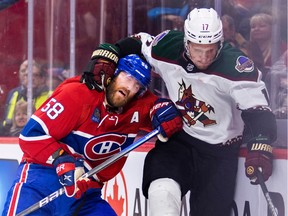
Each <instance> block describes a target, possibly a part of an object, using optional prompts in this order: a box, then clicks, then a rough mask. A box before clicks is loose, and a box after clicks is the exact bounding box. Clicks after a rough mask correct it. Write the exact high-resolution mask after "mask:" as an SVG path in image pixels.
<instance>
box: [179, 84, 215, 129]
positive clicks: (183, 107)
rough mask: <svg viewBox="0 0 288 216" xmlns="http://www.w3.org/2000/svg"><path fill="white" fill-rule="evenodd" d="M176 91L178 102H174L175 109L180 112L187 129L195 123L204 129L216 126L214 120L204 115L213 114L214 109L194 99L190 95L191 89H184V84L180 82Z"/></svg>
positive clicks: (193, 96)
mask: <svg viewBox="0 0 288 216" xmlns="http://www.w3.org/2000/svg"><path fill="white" fill-rule="evenodd" d="M178 84H179V85H180V87H179V91H178V101H177V102H176V105H177V108H178V109H179V111H180V112H181V114H182V116H183V119H184V121H185V123H186V125H188V126H189V127H190V126H191V125H194V124H196V122H197V121H199V122H201V123H202V124H203V125H204V127H206V126H208V125H213V124H216V121H215V120H211V119H209V118H208V117H207V116H206V115H205V113H207V112H208V113H210V112H211V111H212V112H213V113H214V108H213V107H212V106H211V105H209V104H206V103H205V102H204V101H201V100H198V99H197V98H195V95H194V94H193V93H192V87H191V85H189V87H188V88H186V84H185V82H184V81H183V80H182V83H178Z"/></svg>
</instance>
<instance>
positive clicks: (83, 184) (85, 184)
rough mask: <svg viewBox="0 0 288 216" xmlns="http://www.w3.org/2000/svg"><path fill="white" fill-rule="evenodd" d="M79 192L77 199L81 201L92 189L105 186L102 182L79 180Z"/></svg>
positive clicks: (86, 179)
mask: <svg viewBox="0 0 288 216" xmlns="http://www.w3.org/2000/svg"><path fill="white" fill-rule="evenodd" d="M76 184H77V191H76V194H75V196H74V197H75V198H76V199H79V198H80V197H81V196H82V194H83V193H84V192H85V191H87V190H88V189H90V188H102V186H103V184H102V183H100V182H96V181H94V180H92V179H90V178H79V179H78V180H77V183H76Z"/></svg>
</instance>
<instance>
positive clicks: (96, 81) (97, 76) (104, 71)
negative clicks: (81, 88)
mask: <svg viewBox="0 0 288 216" xmlns="http://www.w3.org/2000/svg"><path fill="white" fill-rule="evenodd" d="M118 59H119V50H118V48H117V47H116V46H114V45H112V44H108V43H104V44H101V45H100V46H99V47H98V48H97V49H96V50H95V51H94V52H93V53H92V56H91V59H90V61H89V62H88V64H87V66H86V68H85V69H84V71H83V74H82V76H81V79H80V82H82V83H85V84H86V86H87V87H88V88H89V89H96V90H97V91H102V90H103V89H104V87H107V85H108V84H109V83H110V81H111V79H112V77H113V76H114V72H115V70H116V66H117V63H118Z"/></svg>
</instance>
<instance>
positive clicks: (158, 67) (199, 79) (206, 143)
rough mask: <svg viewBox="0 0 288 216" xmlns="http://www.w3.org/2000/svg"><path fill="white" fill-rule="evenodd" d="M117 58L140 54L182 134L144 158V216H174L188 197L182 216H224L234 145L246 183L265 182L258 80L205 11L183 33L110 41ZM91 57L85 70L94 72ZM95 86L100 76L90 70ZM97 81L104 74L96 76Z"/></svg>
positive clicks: (268, 164)
mask: <svg viewBox="0 0 288 216" xmlns="http://www.w3.org/2000/svg"><path fill="white" fill-rule="evenodd" d="M113 50H114V51H115V53H117V55H119V56H122V55H127V54H128V53H138V54H143V56H144V57H145V58H146V59H147V61H148V62H149V63H150V64H151V65H152V66H153V69H154V71H155V72H156V73H158V74H159V75H160V76H161V77H162V79H163V80H164V82H165V84H166V87H167V90H168V93H169V97H170V99H171V100H172V101H173V102H174V103H175V104H176V105H177V108H178V109H179V110H180V112H181V113H182V117H183V121H184V127H183V131H181V132H179V133H176V134H175V135H173V136H172V137H171V138H170V139H169V140H168V141H167V142H163V140H162V141H160V140H158V141H157V142H156V145H155V148H153V149H152V150H151V151H150V152H149V153H148V154H147V156H146V159H145V164H144V173H143V193H144V195H145V196H146V197H147V198H148V200H149V208H150V216H159V215H161V216H162V215H169V216H172V215H173V216H174V215H175V216H179V215H180V207H181V198H182V197H183V196H184V195H185V194H186V193H187V192H188V191H190V192H191V193H190V215H192V216H229V215H230V212H231V209H232V208H231V205H232V202H233V198H234V189H235V184H236V174H237V167H238V155H239V150H240V145H241V144H243V143H245V144H246V145H247V150H248V152H247V156H246V161H245V167H246V176H247V177H248V178H249V179H250V180H251V183H253V184H258V181H257V175H256V173H257V171H258V170H259V168H261V170H262V173H263V176H264V179H265V180H267V179H268V178H269V177H270V176H271V174H272V159H273V155H272V146H271V144H272V143H273V141H275V139H276V122H275V117H274V115H273V113H272V112H271V110H270V108H269V99H268V95H267V91H266V86H265V84H264V82H263V81H261V72H260V71H259V70H258V69H257V68H255V67H254V63H253V61H252V60H251V59H249V58H248V57H247V56H245V54H244V53H242V52H241V51H240V50H238V49H236V48H234V47H232V46H231V45H230V44H228V43H226V42H224V41H223V29H222V22H221V20H220V18H219V16H218V14H217V12H216V11H215V10H214V9H212V8H210V9H207V8H200V9H198V8H195V9H193V10H192V11H191V12H190V13H189V15H188V17H187V19H186V20H185V23H184V33H183V32H179V31H174V30H171V31H169V30H167V31H164V32H162V33H160V34H159V35H157V36H156V37H154V36H151V35H149V34H147V33H139V34H136V35H133V36H131V37H128V38H124V39H121V40H120V41H118V42H117V43H116V44H115V46H113ZM97 61H98V60H96V58H95V57H92V59H91V64H92V65H93V64H95V63H96V65H97ZM89 74H90V76H91V74H92V76H95V77H96V78H97V79H98V80H97V81H95V82H91V85H93V86H95V88H97V86H99V85H100V86H101V85H102V83H101V82H99V77H100V75H101V74H103V71H101V73H100V71H99V70H98V71H97V70H95V69H94V70H90V71H86V72H85V73H84V74H83V77H85V76H88V75H89ZM104 74H105V76H106V77H105V78H106V79H107V77H109V73H106V72H104Z"/></svg>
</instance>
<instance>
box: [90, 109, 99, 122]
mask: <svg viewBox="0 0 288 216" xmlns="http://www.w3.org/2000/svg"><path fill="white" fill-rule="evenodd" d="M91 120H92V121H93V122H97V123H99V122H100V110H99V109H98V108H96V109H95V110H94V112H93V115H92V117H91Z"/></svg>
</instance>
